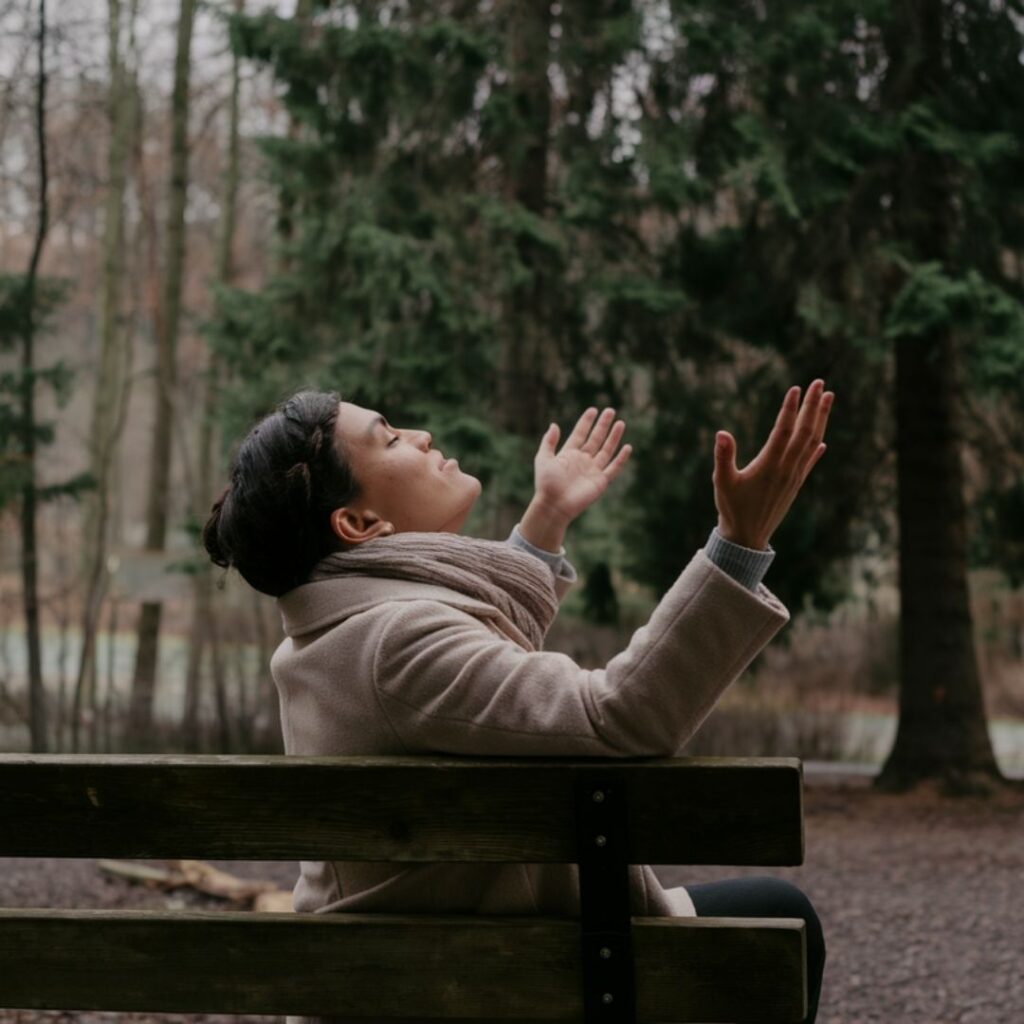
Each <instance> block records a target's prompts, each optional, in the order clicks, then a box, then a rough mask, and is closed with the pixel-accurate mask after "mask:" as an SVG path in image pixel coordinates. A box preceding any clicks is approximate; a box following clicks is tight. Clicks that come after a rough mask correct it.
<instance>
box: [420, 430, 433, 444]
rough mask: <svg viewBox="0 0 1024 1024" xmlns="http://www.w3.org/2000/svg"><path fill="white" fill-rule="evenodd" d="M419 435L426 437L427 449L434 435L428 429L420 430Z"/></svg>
mask: <svg viewBox="0 0 1024 1024" xmlns="http://www.w3.org/2000/svg"><path fill="white" fill-rule="evenodd" d="M420 436H421V438H426V442H427V448H428V449H429V448H430V447H431V445H433V443H434V435H433V434H431V433H430V431H429V430H421V431H420Z"/></svg>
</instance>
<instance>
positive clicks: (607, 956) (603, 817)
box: [574, 772, 636, 1024]
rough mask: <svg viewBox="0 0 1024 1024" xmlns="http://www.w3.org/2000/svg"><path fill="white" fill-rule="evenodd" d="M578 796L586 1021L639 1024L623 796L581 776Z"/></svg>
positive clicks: (598, 779) (613, 785) (596, 778)
mask: <svg viewBox="0 0 1024 1024" xmlns="http://www.w3.org/2000/svg"><path fill="white" fill-rule="evenodd" d="M574 794H575V801H576V838H577V856H578V858H579V859H578V863H579V872H580V928H581V937H580V938H581V950H582V963H583V1009H584V1019H585V1020H586V1022H587V1024H636V990H635V979H634V975H633V927H632V919H631V914H630V903H629V866H628V864H627V863H626V834H627V833H626V800H625V793H624V792H623V790H622V787H621V786H620V785H619V784H618V783H617V782H612V781H610V780H608V779H607V777H604V776H602V775H600V774H595V773H589V772H583V773H581V775H580V776H579V777H578V778H577V780H576V781H575V783H574Z"/></svg>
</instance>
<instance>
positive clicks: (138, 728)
mask: <svg viewBox="0 0 1024 1024" xmlns="http://www.w3.org/2000/svg"><path fill="white" fill-rule="evenodd" d="M195 6H196V5H195V0H181V6H180V8H179V16H178V32H177V44H176V51H175V60H174V92H173V96H172V100H171V183H170V193H169V203H168V210H167V235H166V239H165V244H166V249H165V253H166V258H165V265H164V273H163V277H164V280H163V289H162V301H161V310H160V316H159V317H158V318H157V324H156V336H157V372H156V384H157V386H156V403H155V405H156V416H155V419H154V423H153V435H152V447H151V454H150V467H149V469H150V479H149V493H148V498H147V505H146V548H147V549H148V550H150V551H163V550H164V548H165V545H166V540H167V498H168V484H169V481H170V464H171V440H172V435H173V427H174V398H175V388H176V386H177V360H176V357H177V344H178V326H179V321H180V317H181V295H182V274H183V270H184V262H185V201H186V198H187V194H188V114H189V77H190V72H191V49H192V27H193V23H194V21H195ZM162 607H163V606H162V604H161V602H160V601H146V602H144V603H143V605H142V611H141V614H140V616H139V626H138V634H137V637H138V639H137V648H136V655H135V673H134V676H133V679H132V697H131V711H130V730H131V734H132V736H133V737H134V738H135V739H136V740H137V741H143V742H145V740H146V738H147V736H148V733H149V727H150V723H151V720H152V714H153V695H154V691H155V687H156V667H157V654H158V644H159V638H160V617H161V611H162Z"/></svg>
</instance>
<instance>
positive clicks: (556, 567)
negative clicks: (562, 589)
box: [506, 523, 576, 583]
mask: <svg viewBox="0 0 1024 1024" xmlns="http://www.w3.org/2000/svg"><path fill="white" fill-rule="evenodd" d="M506 543H507V544H512V545H514V546H515V547H517V548H522V549H523V551H527V552H529V553H530V554H531V555H533V556H534V557H535V558H539V559H540V560H541V561H542V562H545V563H546V564H547V565H548V566H550V568H551V571H552V572H553V573H554V574H555V575H556V576H558V577H560V578H561V579H563V580H568V581H569V582H570V583H575V582H576V570H575V568H574V567H573V564H572V562H570V561H569V559H568V558H566V557H565V548H564V547H563V548H561V550H559V551H558V552H557V553H556V552H554V551H545V550H544V549H543V548H538V547H536V546H535V545H533V544H531V543H530V542H529V541H528V540H527V539H526V538H525V537H524V536H523V535H522V534H521V533H520V532H519V524H518V523H516V525H515V526H513V527H512V532H511V533H510V534H509V535H508V540H507V541H506Z"/></svg>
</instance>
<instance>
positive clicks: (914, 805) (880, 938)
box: [0, 777, 1024, 1024]
mask: <svg viewBox="0 0 1024 1024" xmlns="http://www.w3.org/2000/svg"><path fill="white" fill-rule="evenodd" d="M806 783H807V784H806V787H805V810H806V819H805V820H806V862H805V864H804V865H803V866H801V867H799V868H770V869H765V868H686V867H682V868H680V867H658V868H657V873H658V875H659V877H660V878H661V879H662V881H663V882H664V884H665V885H681V884H686V883H687V882H703V881H711V880H713V879H718V878H728V877H736V876H739V875H758V874H769V873H770V874H773V875H776V876H777V877H781V878H788V879H790V880H791V881H793V882H795V883H796V884H797V885H799V886H801V888H803V889H804V891H805V892H806V893H807V894H808V896H810V898H811V900H812V901H813V902H814V904H815V906H816V907H817V908H818V913H819V916H820V917H821V920H822V924H823V926H824V930H825V941H826V945H827V948H828V961H827V963H826V966H825V979H824V984H823V988H822V997H821V1006H820V1010H819V1014H818V1022H819V1024H868V1022H872V1024H873V1022H883V1021H884V1022H886V1024H1020V1022H1024V970H1022V957H1024V892H1022V883H1024V794H1021V793H1018V794H1012V795H1006V796H1001V797H999V798H997V799H994V800H991V801H987V802H986V801H979V800H977V799H973V798H961V799H956V800H954V799H948V798H942V797H938V796H935V795H930V794H917V795H915V796H914V797H910V798H908V797H900V796H888V795H884V794H878V793H875V792H873V791H872V790H870V789H869V788H867V785H868V780H867V779H864V778H861V779H853V780H847V781H845V782H843V783H841V784H840V783H837V782H836V781H831V782H829V781H827V780H825V779H819V780H814V779H813V778H811V777H808V778H806ZM152 863H161V862H152ZM218 866H219V867H222V868H224V869H225V870H228V871H232V872H234V873H236V874H239V875H244V876H247V877H253V878H269V879H273V880H276V881H277V882H278V883H279V884H280V885H281V886H282V888H287V889H290V888H291V885H292V883H293V881H294V878H295V874H296V871H297V867H296V865H294V864H291V863H263V864H259V863H251V862H246V863H239V862H218ZM0 906H3V907H16V906H77V907H83V908H84V907H153V908H160V907H168V906H169V907H171V908H173V909H185V908H189V907H200V908H217V907H224V906H226V904H225V903H223V902H222V901H219V900H214V899H212V898H209V897H206V896H203V895H202V894H199V893H195V892H192V891H190V890H178V891H177V892H175V893H171V894H167V893H162V892H158V891H154V890H147V889H145V888H143V887H141V886H136V885H131V884H128V883H126V882H124V881H122V880H119V879H114V878H111V877H109V876H106V875H103V874H101V873H100V872H98V871H97V870H96V867H95V861H91V860H74V861H58V860H43V861H38V860H36V861H32V860H21V859H17V860H0ZM0 1020H2V1021H5V1022H7V1021H9V1022H12V1024H13V1022H18V1024H42V1022H47V1024H55V1022H57V1021H61V1022H68V1024H71V1022H81V1024H101V1022H103V1024H143V1022H165V1024H172V1022H180V1024H186V1022H187V1024H200V1022H206V1024H229V1022H236V1021H241V1022H245V1021H251V1022H253V1024H256V1022H265V1024H270V1022H274V1021H279V1020H280V1018H274V1017H256V1016H249V1017H246V1016H225V1015H206V1016H198V1015H185V1014H129V1013H124V1014H112V1013H111V1014H106V1013H82V1014H67V1013H57V1012H46V1013H43V1012H35V1011H32V1012H29V1011H13V1010H8V1011H0Z"/></svg>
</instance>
